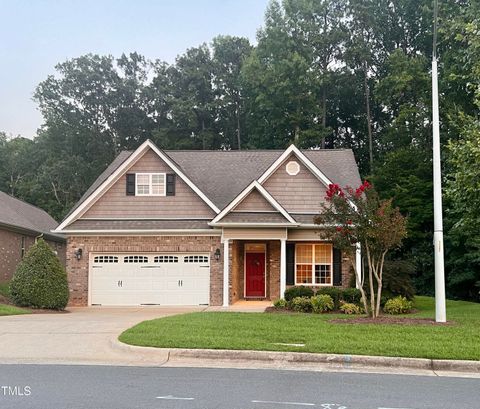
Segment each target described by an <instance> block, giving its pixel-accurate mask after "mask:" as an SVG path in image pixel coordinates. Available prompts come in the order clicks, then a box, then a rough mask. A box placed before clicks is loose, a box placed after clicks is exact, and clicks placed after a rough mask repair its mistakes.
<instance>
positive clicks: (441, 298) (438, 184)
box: [432, 0, 447, 322]
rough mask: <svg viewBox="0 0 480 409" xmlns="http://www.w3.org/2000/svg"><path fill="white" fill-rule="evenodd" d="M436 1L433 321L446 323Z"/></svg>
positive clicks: (433, 71)
mask: <svg viewBox="0 0 480 409" xmlns="http://www.w3.org/2000/svg"><path fill="white" fill-rule="evenodd" d="M437 17H438V0H434V28H433V53H432V111H433V114H432V116H433V117H432V126H433V224H434V229H433V245H434V256H435V321H436V322H446V321H447V311H446V305H445V304H446V303H445V267H444V262H443V216H442V169H441V165H440V118H439V112H438V71H437V50H436V48H437Z"/></svg>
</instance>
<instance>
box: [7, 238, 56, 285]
mask: <svg viewBox="0 0 480 409" xmlns="http://www.w3.org/2000/svg"><path fill="white" fill-rule="evenodd" d="M22 237H23V238H24V243H23V244H24V250H25V251H24V253H26V252H27V251H28V250H29V248H30V247H31V246H32V244H34V243H35V236H32V235H27V234H22V233H18V232H14V231H11V230H4V229H0V282H4V281H9V280H11V278H12V277H13V274H14V273H15V270H16V268H17V265H18V263H20V261H21V260H22ZM46 242H47V243H48V244H49V245H50V247H52V250H53V251H54V252H56V254H57V257H58V258H59V260H60V262H61V263H62V265H65V244H64V243H60V242H56V241H50V240H46Z"/></svg>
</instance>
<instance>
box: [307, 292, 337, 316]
mask: <svg viewBox="0 0 480 409" xmlns="http://www.w3.org/2000/svg"><path fill="white" fill-rule="evenodd" d="M310 304H311V306H312V311H313V312H314V313H317V314H320V313H322V312H328V311H333V309H334V308H335V304H334V302H333V299H332V297H331V296H330V295H328V294H320V295H315V296H314V297H312V298H310Z"/></svg>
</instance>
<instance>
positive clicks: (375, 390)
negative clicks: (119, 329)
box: [0, 365, 480, 409]
mask: <svg viewBox="0 0 480 409" xmlns="http://www.w3.org/2000/svg"><path fill="white" fill-rule="evenodd" d="M0 408H2V409H7V408H15V409H28V408H35V409H43V408H45V409H57V408H58V409H77V408H92V409H103V408H109V409H123V408H125V409H134V408H142V409H143V408H161V409H164V408H165V409H170V408H172V409H173V408H175V409H177V408H178V409H216V408H222V409H223V408H225V409H274V408H275V409H277V408H285V409H295V408H320V409H379V408H382V409H397V408H398V409H400V408H401V409H457V408H458V409H478V408H480V379H469V378H447V377H442V378H439V377H434V376H411V375H408V376H405V375H376V374H358V373H334V372H329V373H327V372H299V371H281V370H243V369H204V368H140V367H111V366H66V365H65V366H63V365H1V366H0Z"/></svg>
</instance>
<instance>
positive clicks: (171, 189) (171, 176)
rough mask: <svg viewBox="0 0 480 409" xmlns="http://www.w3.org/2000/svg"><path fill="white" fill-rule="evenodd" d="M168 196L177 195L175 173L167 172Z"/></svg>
mask: <svg viewBox="0 0 480 409" xmlns="http://www.w3.org/2000/svg"><path fill="white" fill-rule="evenodd" d="M167 196H175V173H168V174H167Z"/></svg>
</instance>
